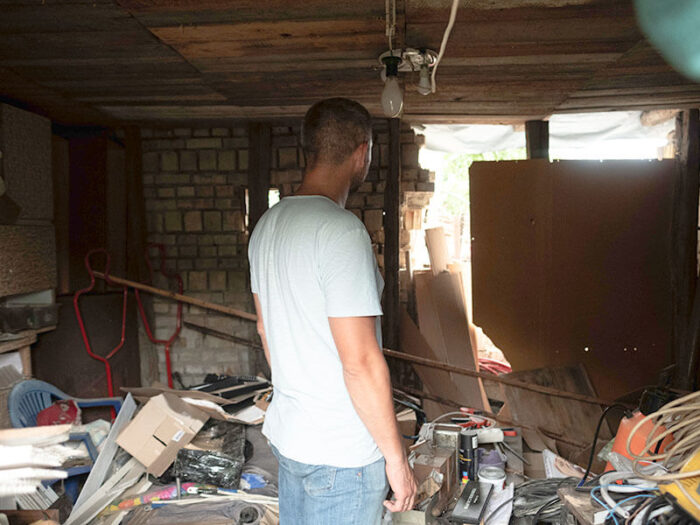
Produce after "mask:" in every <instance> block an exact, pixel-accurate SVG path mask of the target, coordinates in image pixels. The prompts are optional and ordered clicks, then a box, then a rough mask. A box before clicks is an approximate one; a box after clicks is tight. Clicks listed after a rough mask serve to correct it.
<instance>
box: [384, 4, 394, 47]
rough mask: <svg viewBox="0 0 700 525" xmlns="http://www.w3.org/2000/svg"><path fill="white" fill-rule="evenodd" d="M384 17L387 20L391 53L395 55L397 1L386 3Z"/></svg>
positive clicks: (387, 33)
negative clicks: (394, 39)
mask: <svg viewBox="0 0 700 525" xmlns="http://www.w3.org/2000/svg"><path fill="white" fill-rule="evenodd" d="M384 17H385V19H386V29H385V33H386V37H387V39H388V40H389V51H392V53H391V54H392V55H393V54H394V53H393V51H394V43H393V38H394V34H395V33H396V0H386V1H385V3H384Z"/></svg>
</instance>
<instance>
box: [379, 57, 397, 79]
mask: <svg viewBox="0 0 700 525" xmlns="http://www.w3.org/2000/svg"><path fill="white" fill-rule="evenodd" d="M382 62H384V66H385V67H386V76H387V77H397V76H399V64H401V57H395V56H388V57H384V58H382Z"/></svg>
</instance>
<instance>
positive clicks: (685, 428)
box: [627, 391, 700, 482]
mask: <svg viewBox="0 0 700 525" xmlns="http://www.w3.org/2000/svg"><path fill="white" fill-rule="evenodd" d="M647 421H653V422H654V426H653V428H652V430H651V432H649V433H648V435H647V438H646V440H645V443H644V448H643V449H642V450H641V451H640V452H639V454H637V453H634V452H633V451H632V450H631V444H632V439H633V438H634V435H635V434H636V433H637V432H638V431H639V430H640V428H641V427H642V425H644V424H645V423H646V422H647ZM667 436H672V437H673V442H672V443H671V445H670V446H669V448H668V449H666V450H664V452H663V453H658V452H657V450H658V447H659V446H660V445H661V443H662V442H663V440H664V439H666V437H667ZM652 450H653V451H654V453H653V454H649V453H650V452H651V451H652ZM698 451H700V391H698V392H693V393H692V394H688V395H687V396H684V397H681V398H678V399H676V400H675V401H671V402H670V403H667V404H666V405H664V406H663V407H661V409H659V410H658V411H656V412H654V413H653V414H649V415H648V416H646V417H644V418H643V419H642V420H640V421H639V422H638V423H637V424H636V425H635V427H634V428H633V429H632V431H631V432H630V434H629V436H628V437H627V453H628V454H629V456H630V457H631V458H632V459H633V460H634V461H633V463H632V469H633V470H634V473H635V474H637V475H638V476H639V477H640V478H643V479H649V480H653V481H656V482H665V481H666V482H670V481H678V480H681V479H686V478H693V477H696V476H700V469H696V470H686V471H684V472H681V470H683V469H684V467H685V466H686V465H687V464H688V462H689V461H690V460H691V459H692V457H693V456H694V455H695V454H697V453H698ZM650 461H655V462H657V464H658V465H661V467H663V469H664V470H665V471H666V472H665V473H663V474H658V473H650V472H648V471H642V470H641V468H640V467H641V466H642V464H649V462H650Z"/></svg>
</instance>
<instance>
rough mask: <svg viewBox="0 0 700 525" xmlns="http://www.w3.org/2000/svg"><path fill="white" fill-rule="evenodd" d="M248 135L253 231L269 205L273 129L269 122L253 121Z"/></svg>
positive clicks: (250, 226)
mask: <svg viewBox="0 0 700 525" xmlns="http://www.w3.org/2000/svg"><path fill="white" fill-rule="evenodd" d="M248 137H249V140H250V160H249V166H248V203H249V210H248V232H249V233H252V232H253V228H255V225H256V224H257V223H258V220H260V217H262V215H263V213H265V212H266V211H267V208H268V206H269V193H270V157H271V155H272V153H271V150H272V129H271V128H270V125H269V124H265V123H262V122H251V123H250V124H249V126H248Z"/></svg>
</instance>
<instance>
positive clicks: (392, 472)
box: [328, 317, 416, 512]
mask: <svg viewBox="0 0 700 525" xmlns="http://www.w3.org/2000/svg"><path fill="white" fill-rule="evenodd" d="M328 321H329V323H330V327H331V332H332V334H333V339H334V340H335V344H336V346H337V348H338V354H339V356H340V360H341V362H342V364H343V376H344V378H345V385H346V386H347V389H348V392H349V393H350V398H351V399H352V402H353V405H354V406H355V410H357V413H358V415H359V416H360V419H362V422H363V423H364V424H365V426H366V427H367V429H368V430H369V433H370V434H371V435H372V437H373V438H374V441H375V442H376V443H377V446H378V447H379V450H380V451H381V452H382V454H383V455H384V459H385V460H386V472H387V478H388V480H389V484H390V485H391V488H392V490H393V491H394V496H395V500H394V501H392V502H390V503H386V504H385V505H386V506H387V508H389V510H391V511H392V512H403V511H406V510H409V509H411V508H412V507H413V502H414V498H415V495H416V484H415V480H414V478H413V472H412V470H411V468H410V467H409V465H408V461H407V460H406V454H405V452H404V448H403V444H402V443H401V436H400V434H399V429H398V424H397V422H396V416H395V414H394V402H393V397H392V390H391V379H390V377H389V368H388V367H387V364H386V361H385V359H384V355H383V354H382V351H381V349H380V348H379V345H378V344H377V338H376V335H375V321H376V318H375V317H330V318H328Z"/></svg>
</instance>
